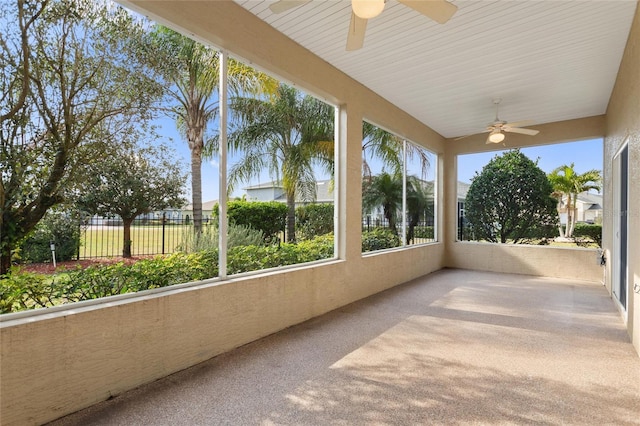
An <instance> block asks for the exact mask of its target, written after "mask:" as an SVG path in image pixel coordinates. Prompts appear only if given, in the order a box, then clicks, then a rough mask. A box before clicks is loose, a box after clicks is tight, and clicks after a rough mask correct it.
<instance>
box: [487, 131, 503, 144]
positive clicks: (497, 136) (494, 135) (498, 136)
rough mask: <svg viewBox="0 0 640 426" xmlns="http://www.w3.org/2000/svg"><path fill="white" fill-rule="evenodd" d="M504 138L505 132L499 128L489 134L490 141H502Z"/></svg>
mask: <svg viewBox="0 0 640 426" xmlns="http://www.w3.org/2000/svg"><path fill="white" fill-rule="evenodd" d="M503 140H504V133H502V132H501V131H500V130H498V129H496V130H494V131H492V132H491V134H490V135H489V142H491V143H500V142H502V141H503Z"/></svg>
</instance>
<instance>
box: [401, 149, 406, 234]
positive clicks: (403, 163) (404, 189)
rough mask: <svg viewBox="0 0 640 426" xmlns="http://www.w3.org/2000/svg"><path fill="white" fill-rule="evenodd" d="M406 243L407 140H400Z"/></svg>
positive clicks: (403, 223)
mask: <svg viewBox="0 0 640 426" xmlns="http://www.w3.org/2000/svg"><path fill="white" fill-rule="evenodd" d="M406 244H407V141H406V140H403V141H402V241H401V245H402V246H405V245H406Z"/></svg>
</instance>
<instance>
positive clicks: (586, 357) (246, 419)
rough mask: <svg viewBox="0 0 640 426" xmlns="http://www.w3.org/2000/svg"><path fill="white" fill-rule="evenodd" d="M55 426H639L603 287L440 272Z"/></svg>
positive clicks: (635, 379)
mask: <svg viewBox="0 0 640 426" xmlns="http://www.w3.org/2000/svg"><path fill="white" fill-rule="evenodd" d="M52 424H54V425H223V424H224V425H359V424H366V425H415V424H576V425H586V424H592V425H604V424H610V425H623V424H640V358H638V355H637V353H636V352H635V350H634V349H633V347H632V345H631V344H630V343H629V338H628V336H627V332H626V330H625V328H624V325H623V323H622V320H621V318H620V315H619V313H618V311H617V309H616V307H615V305H614V302H613V301H612V300H611V299H610V297H609V296H608V294H607V291H606V290H605V289H604V288H603V287H602V286H601V285H600V284H597V283H589V282H583V281H568V280H563V279H552V278H536V277H529V276H521V275H505V274H495V273H485V272H475V271H463V270H442V271H439V272H437V273H434V274H431V275H428V276H425V277H423V278H420V279H417V280H414V281H412V282H409V283H407V284H405V285H402V286H399V287H396V288H394V289H391V290H388V291H385V292H383V293H380V294H378V295H375V296H373V297H370V298H368V299H365V300H363V301H360V302H357V303H354V304H351V305H348V306H346V307H343V308H340V309H338V310H336V311H333V312H331V313H329V314H326V315H324V316H322V317H319V318H316V319H313V320H310V321H307V322H305V323H303V324H300V325H298V326H295V327H292V328H289V329H287V330H284V331H282V332H280V333H277V334H275V335H272V336H269V337H267V338H264V339H261V340H259V341H257V342H254V343H251V344H248V345H246V346H243V347H241V348H238V349H236V350H234V351H232V352H230V353H227V354H224V355H221V356H218V357H216V358H213V359H211V360H209V361H207V362H204V363H202V364H199V365H197V366H195V367H192V368H190V369H188V370H184V371H182V372H179V373H177V374H174V375H171V376H169V377H166V378H164V379H161V380H158V381H156V382H153V383H151V384H148V385H145V386H142V387H140V388H138V389H135V390H133V391H130V392H127V393H125V394H122V395H120V396H117V397H115V398H113V399H111V400H109V401H105V402H103V403H100V404H98V405H95V406H93V407H90V408H88V409H86V410H83V411H80V412H78V413H75V414H73V415H70V416H67V417H65V418H63V419H60V420H58V421H56V422H54V423H52Z"/></svg>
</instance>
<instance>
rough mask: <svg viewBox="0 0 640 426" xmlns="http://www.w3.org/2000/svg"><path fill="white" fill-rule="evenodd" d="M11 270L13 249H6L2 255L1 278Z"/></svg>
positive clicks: (0, 263) (0, 262) (0, 258)
mask: <svg viewBox="0 0 640 426" xmlns="http://www.w3.org/2000/svg"><path fill="white" fill-rule="evenodd" d="M9 268H11V247H5V248H4V249H3V250H2V254H1V255H0V276H1V275H4V274H6V273H7V272H9Z"/></svg>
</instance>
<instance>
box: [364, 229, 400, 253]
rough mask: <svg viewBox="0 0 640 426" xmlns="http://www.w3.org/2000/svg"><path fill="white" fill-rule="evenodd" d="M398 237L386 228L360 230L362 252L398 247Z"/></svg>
mask: <svg viewBox="0 0 640 426" xmlns="http://www.w3.org/2000/svg"><path fill="white" fill-rule="evenodd" d="M399 246H400V238H399V237H398V235H396V233H395V232H393V231H392V230H390V229H388V228H374V229H373V230H371V231H363V232H362V252H367V251H375V250H383V249H387V248H393V247H399Z"/></svg>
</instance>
